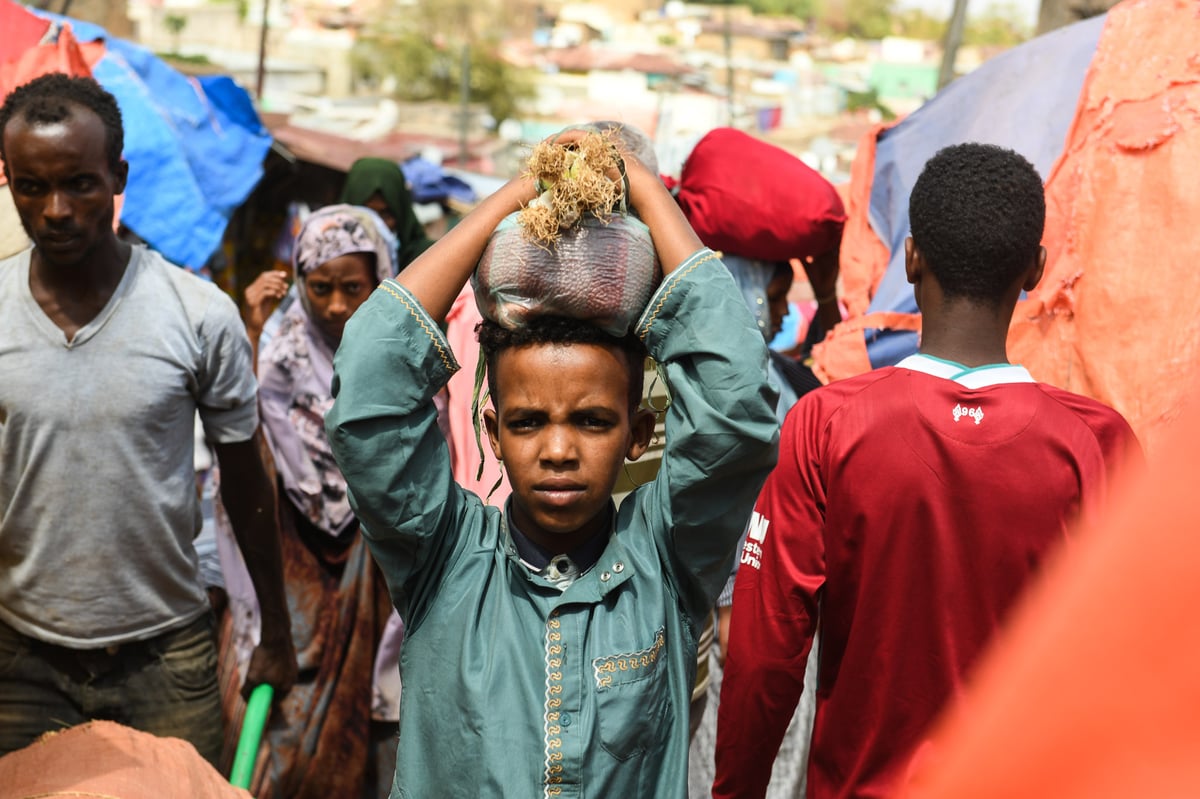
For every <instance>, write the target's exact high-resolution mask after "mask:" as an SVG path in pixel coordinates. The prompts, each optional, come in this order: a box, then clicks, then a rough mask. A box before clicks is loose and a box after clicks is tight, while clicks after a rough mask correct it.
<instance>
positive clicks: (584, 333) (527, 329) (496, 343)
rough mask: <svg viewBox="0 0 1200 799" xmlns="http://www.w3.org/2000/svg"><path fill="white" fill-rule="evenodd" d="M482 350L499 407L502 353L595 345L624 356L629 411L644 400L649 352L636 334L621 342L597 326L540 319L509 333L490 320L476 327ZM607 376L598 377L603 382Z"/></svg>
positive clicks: (557, 318)
mask: <svg viewBox="0 0 1200 799" xmlns="http://www.w3.org/2000/svg"><path fill="white" fill-rule="evenodd" d="M476 331H477V332H478V334H479V346H480V348H481V349H482V350H483V357H484V359H485V361H486V362H487V368H488V391H489V392H490V393H491V395H492V398H493V402H495V403H496V406H497V407H499V405H500V399H499V397H500V394H499V393H498V392H497V391H496V362H497V361H498V360H499V357H500V353H502V352H504V351H505V350H511V349H517V348H519V347H530V346H536V345H542V344H595V345H599V346H601V347H609V348H611V349H613V350H616V351H617V352H619V353H620V354H621V357H622V359H623V360H624V361H625V364H626V366H627V367H628V369H627V371H628V372H629V407H630V410H633V409H635V408H637V406H638V403H640V402H641V400H642V388H643V384H644V377H645V376H644V371H643V369H644V364H645V359H646V348H645V346H644V345H643V344H642V342H641V340H639V339H638V338H637V336H634V335H633V334H632V333H631V334H629V335H626V336H623V337H621V338H618V337H616V336H613V335H610V334H608V333H605V332H604V331H603V330H601V329H600V328H598V327H596V326H595V325H592V324H589V323H587V322H581V321H580V320H578V319H570V318H568V317H564V316H540V317H536V318H534V319H532V320H530V321H529V322H528V323H527V324H526V325H525V326H524V327H520V328H517V329H516V330H509V329H508V328H505V327H501V326H500V325H498V324H496V323H495V322H492V321H489V320H487V319H485V320H483V321H482V322H480V323H479V325H478V327H476ZM602 378H603V375H597V379H602Z"/></svg>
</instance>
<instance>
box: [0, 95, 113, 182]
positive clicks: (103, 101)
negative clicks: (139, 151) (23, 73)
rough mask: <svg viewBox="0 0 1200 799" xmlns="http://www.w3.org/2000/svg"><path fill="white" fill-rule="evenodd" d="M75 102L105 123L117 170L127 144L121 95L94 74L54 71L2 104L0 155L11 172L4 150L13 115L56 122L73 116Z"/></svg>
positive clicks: (110, 155)
mask: <svg viewBox="0 0 1200 799" xmlns="http://www.w3.org/2000/svg"><path fill="white" fill-rule="evenodd" d="M71 105H79V106H83V107H84V108H86V109H88V110H89V111H91V112H92V113H94V114H95V115H96V116H98V117H100V121H101V122H102V123H103V124H104V130H105V136H106V140H105V142H104V145H105V154H106V155H107V160H108V168H109V169H110V170H112V171H113V172H116V171H117V169H118V168H119V167H120V165H121V151H122V150H123V149H124V147H125V126H124V125H123V124H122V122H121V108H120V106H118V105H117V99H116V98H115V97H113V96H112V95H111V94H109V93H108V92H107V91H105V90H104V89H103V88H102V87H101V86H100V84H99V83H97V82H96V81H95V80H94V79H93V78H81V77H74V76H71V75H64V74H62V73H60V72H52V73H50V74H49V75H42V76H41V77H39V78H34V79H33V80H31V81H29V83H26V84H24V85H22V86H18V87H17V88H16V89H13V91H12V93H11V94H10V95H8V99H6V100H5V101H4V105H3V106H0V159H4V164H5V165H4V169H5V173H6V174H7V171H8V160H7V158H5V152H4V131H5V130H6V129H7V128H8V123H9V122H11V121H12V120H13V119H23V120H25V121H26V122H28V123H31V124H34V125H52V124H54V123H56V122H63V121H65V120H66V119H67V118H68V117H70V116H71V113H72V111H71Z"/></svg>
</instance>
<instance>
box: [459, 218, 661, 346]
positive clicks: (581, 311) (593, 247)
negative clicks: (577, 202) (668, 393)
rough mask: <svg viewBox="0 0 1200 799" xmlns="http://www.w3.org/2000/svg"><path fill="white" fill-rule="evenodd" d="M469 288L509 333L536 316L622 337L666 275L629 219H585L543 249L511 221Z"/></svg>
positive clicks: (642, 230) (639, 226)
mask: <svg viewBox="0 0 1200 799" xmlns="http://www.w3.org/2000/svg"><path fill="white" fill-rule="evenodd" d="M471 280H472V286H473V287H474V290H475V301H476V303H477V304H478V305H479V310H480V312H481V313H482V314H483V317H484V318H485V319H489V320H491V321H493V322H496V323H497V324H499V325H501V326H503V327H506V328H508V329H510V330H511V329H516V328H518V327H521V326H522V325H523V324H524V323H525V322H526V321H527V320H529V319H532V318H535V317H538V316H565V317H569V318H572V319H580V320H582V321H585V322H589V323H591V324H594V325H596V326H597V327H599V328H601V329H602V330H604V331H605V332H607V333H610V334H612V335H614V336H623V335H625V334H626V333H628V332H629V330H630V329H631V328H632V327H633V325H634V323H635V322H637V319H638V317H639V316H640V315H641V313H642V311H643V310H644V309H645V307H646V303H647V302H649V300H650V295H651V294H653V293H654V290H655V288H657V287H658V284H659V283H660V282H661V281H662V268H661V267H660V265H659V263H658V257H657V255H656V253H655V250H654V242H653V241H652V240H651V238H650V230H649V229H648V228H647V227H646V226H645V225H644V224H643V223H642V222H641V221H640V220H638V219H637V218H635V217H633V216H631V215H628V214H621V213H614V214H611V215H609V216H608V217H607V218H606V219H597V218H595V217H593V216H591V215H590V214H589V215H585V216H584V217H583V218H582V219H581V220H580V221H579V222H576V223H575V224H574V225H572V226H571V227H569V228H566V229H565V230H563V231H562V232H561V234H560V235H559V238H558V240H557V241H556V242H555V243H553V244H550V245H544V244H539V243H536V242H533V241H530V240H529V239H528V238H527V237H526V236H525V234H524V232H523V230H522V228H521V226H520V225H519V224H518V223H517V215H516V214H511V215H510V216H508V217H507V218H505V219H504V221H503V222H501V223H500V225H499V226H498V227H497V228H496V231H495V232H494V233H493V234H492V236H491V239H490V240H489V241H488V245H487V248H486V249H485V250H484V253H483V257H482V258H480V260H479V264H478V266H477V267H476V269H475V274H474V276H473V277H472V279H471Z"/></svg>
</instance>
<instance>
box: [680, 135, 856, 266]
mask: <svg viewBox="0 0 1200 799" xmlns="http://www.w3.org/2000/svg"><path fill="white" fill-rule="evenodd" d="M676 199H677V200H678V202H679V205H680V207H681V208H682V209H683V213H684V215H685V216H687V218H688V221H689V222H691V224H692V227H693V228H694V229H695V231H696V235H697V236H699V237H700V240H701V241H702V242H704V244H705V245H707V246H709V247H711V248H712V249H714V250H720V251H722V252H727V253H730V254H733V255H741V256H743V257H745V258H755V259H758V260H763V261H786V260H788V259H790V258H802V257H804V256H810V255H820V254H821V253H823V252H826V251H827V250H829V249H830V248H831V247H833V246H834V245H835V244H836V243H837V242H838V241H839V240H840V238H841V233H842V226H843V225H844V224H845V222H846V212H845V210H844V209H843V208H842V200H841V198H840V197H839V196H838V193H837V190H836V189H834V187H833V184H831V183H830V182H829V181H827V180H826V179H825V178H823V177H821V175H820V173H818V172H816V171H815V170H813V169H811V168H809V167H808V166H807V165H806V164H805V163H804V162H803V161H801V160H800V159H799V158H797V157H796V156H794V155H792V154H791V153H789V152H787V151H785V150H781V149H780V148H778V147H775V146H774V145H771V144H767V143H766V142H764V141H760V140H758V139H756V138H754V137H753V136H749V135H747V134H745V133H743V132H741V131H740V130H734V129H733V128H717V129H716V130H713V131H710V132H709V133H708V134H706V135H705V136H704V138H702V139H700V141H699V142H697V144H696V146H695V148H694V149H693V150H692V153H691V155H689V156H688V159H687V161H686V162H685V163H684V165H683V174H682V175H681V176H680V178H679V184H678V191H677V193H676Z"/></svg>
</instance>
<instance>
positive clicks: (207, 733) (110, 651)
mask: <svg viewBox="0 0 1200 799" xmlns="http://www.w3.org/2000/svg"><path fill="white" fill-rule="evenodd" d="M122 141H123V130H122V127H121V117H120V111H119V110H118V108H117V105H116V101H115V100H114V99H113V98H112V96H111V95H109V94H108V93H107V92H105V91H104V90H103V89H101V88H100V86H99V85H98V84H96V83H95V82H94V81H92V80H91V79H85V78H70V77H67V76H65V75H47V76H44V77H42V78H38V79H36V80H34V81H32V82H30V83H28V84H26V85H24V86H22V87H20V88H18V89H17V90H15V91H14V92H13V93H12V94H11V95H9V97H8V99H7V100H6V101H5V103H4V106H3V108H0V158H3V159H4V174H5V177H6V178H7V179H8V181H9V184H10V186H11V190H12V197H13V201H14V203H15V205H16V208H17V212H18V214H19V215H20V217H21V223H22V225H23V226H24V227H25V230H26V232H27V233H28V234H29V236H30V238H31V239H32V240H33V242H34V247H33V248H32V249H30V250H26V251H24V252H22V253H20V254H18V255H16V256H14V257H12V258H9V259H6V260H3V261H0V320H3V322H2V324H0V754H4V753H5V752H7V751H11V750H13V749H16V748H20V747H22V746H24V745H26V744H28V743H29V742H31V741H33V740H34V739H35V738H37V737H38V736H39V735H40V734H41V733H43V732H45V731H47V730H51V729H57V728H59V727H62V726H69V725H70V724H73V723H78V722H83V721H86V720H88V719H92V718H109V719H113V720H115V721H120V722H123V723H126V724H129V725H130V726H133V727H137V728H140V729H143V730H146V731H148V732H153V733H157V734H160V735H173V736H177V737H182V738H185V739H187V740H190V741H191V742H192V743H193V744H195V746H196V748H197V749H199V750H200V752H201V754H203V755H205V756H206V757H208V758H209V759H210V760H214V761H215V760H216V758H217V757H218V756H219V755H220V749H221V741H222V738H221V715H220V702H219V694H218V690H217V681H216V671H215V663H216V652H215V647H214V640H213V634H212V632H213V631H212V616H211V613H210V611H209V608H208V604H207V597H206V595H205V593H204V590H203V588H202V586H201V582H200V579H199V575H198V566H197V558H196V553H195V550H194V547H193V545H192V541H193V539H194V538H195V536H196V534H197V533H198V531H199V529H200V511H199V505H198V498H197V495H196V488H195V480H194V474H193V460H192V456H193V425H194V418H195V415H196V413H197V411H198V412H199V415H200V419H201V421H202V423H203V426H204V430H205V434H206V437H207V438H208V439H209V440H210V441H211V442H212V443H213V445H214V449H215V452H216V455H217V459H218V462H219V463H220V466H221V471H222V476H223V479H222V488H221V498H222V500H223V501H224V504H225V507H226V509H227V510H228V512H229V516H230V520H231V522H232V523H233V526H234V530H235V533H236V534H237V538H238V543H239V545H240V546H241V548H242V551H243V554H244V555H245V559H246V563H247V566H248V568H249V571H250V574H251V578H252V579H253V581H254V585H255V589H256V591H257V593H258V598H259V603H260V605H261V607H262V638H261V643H260V644H259V646H258V648H257V650H256V651H255V653H254V655H253V657H252V658H251V661H250V666H249V671H248V674H247V677H246V688H247V689H248V688H250V687H252V686H253V685H256V684H259V683H264V682H265V683H269V684H271V685H273V686H275V688H276V689H277V690H278V691H280V692H282V691H286V690H287V689H288V688H289V687H290V685H291V683H292V682H293V681H294V680H295V675H296V659H295V653H294V651H293V647H292V640H291V632H290V625H289V621H288V612H287V607H286V600H285V599H284V593H283V575H282V567H281V562H280V554H279V540H278V535H277V531H276V529H275V512H274V511H275V506H274V497H273V492H272V489H271V484H270V482H269V480H268V479H267V477H266V473H265V471H264V469H263V464H262V461H261V460H260V458H259V455H258V450H257V449H256V446H255V444H254V442H253V437H254V434H255V431H256V430H257V427H258V415H257V410H256V407H257V406H256V401H255V392H256V386H255V381H254V376H253V373H252V371H251V368H250V347H249V342H248V340H247V339H246V335H245V332H244V330H243V329H242V326H241V322H240V319H239V317H238V314H237V309H236V306H235V305H234V303H233V302H232V300H230V299H229V298H228V297H226V296H225V295H224V294H223V293H222V292H221V291H220V290H219V289H217V288H215V287H214V286H212V285H211V284H207V283H205V282H203V281H201V280H200V279H199V278H197V277H195V276H193V275H191V274H189V273H187V272H185V271H184V270H181V269H178V268H176V267H173V266H171V265H170V264H168V263H167V262H166V261H165V260H163V259H162V258H161V257H160V256H158V255H157V254H155V253H152V252H150V251H148V250H146V249H144V248H141V247H131V246H130V245H128V244H125V243H123V242H121V241H120V240H118V238H117V237H116V235H115V234H114V232H113V215H114V196H115V195H116V194H118V193H120V192H121V191H123V190H124V187H125V179H126V175H127V172H128V165H127V164H126V163H125V162H124V161H123V160H121V147H122Z"/></svg>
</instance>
